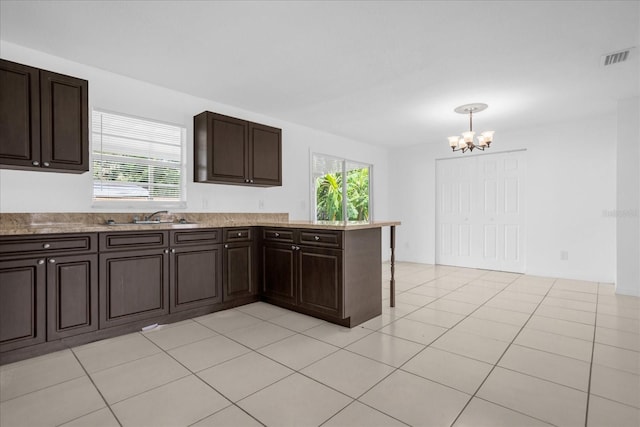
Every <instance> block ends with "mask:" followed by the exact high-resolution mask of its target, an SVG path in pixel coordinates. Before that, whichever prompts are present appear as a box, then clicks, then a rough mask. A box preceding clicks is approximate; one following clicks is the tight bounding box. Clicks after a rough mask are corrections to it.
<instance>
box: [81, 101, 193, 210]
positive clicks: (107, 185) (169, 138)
mask: <svg viewBox="0 0 640 427" xmlns="http://www.w3.org/2000/svg"><path fill="white" fill-rule="evenodd" d="M185 135H186V129H185V128H184V127H181V126H177V125H172V124H167V123H162V122H157V121H151V120H146V119H141V118H136V117H130V116H125V115H121V114H115V113H108V112H104V111H99V110H93V113H92V144H93V200H94V204H96V203H98V204H100V203H102V202H104V203H105V204H110V203H112V202H116V203H118V202H127V203H128V204H131V205H157V206H167V207H181V206H184V205H185V191H184V188H185V181H184V180H185V162H184V160H183V159H184V146H185Z"/></svg>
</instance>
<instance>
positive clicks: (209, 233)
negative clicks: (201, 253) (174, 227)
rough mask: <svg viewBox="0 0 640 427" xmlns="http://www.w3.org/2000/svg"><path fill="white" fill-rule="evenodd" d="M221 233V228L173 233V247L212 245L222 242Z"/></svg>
mask: <svg viewBox="0 0 640 427" xmlns="http://www.w3.org/2000/svg"><path fill="white" fill-rule="evenodd" d="M221 237H222V236H221V233H220V229H219V228H213V229H206V230H191V231H172V232H171V245H172V246H174V245H175V246H182V245H203V244H211V243H214V244H215V243H220V242H221Z"/></svg>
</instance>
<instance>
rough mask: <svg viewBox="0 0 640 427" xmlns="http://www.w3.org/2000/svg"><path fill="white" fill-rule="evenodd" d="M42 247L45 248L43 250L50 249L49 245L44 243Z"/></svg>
mask: <svg viewBox="0 0 640 427" xmlns="http://www.w3.org/2000/svg"><path fill="white" fill-rule="evenodd" d="M42 247H43V248H45V249H49V248H50V247H51V245H50V244H48V243H45V244H44V245H42Z"/></svg>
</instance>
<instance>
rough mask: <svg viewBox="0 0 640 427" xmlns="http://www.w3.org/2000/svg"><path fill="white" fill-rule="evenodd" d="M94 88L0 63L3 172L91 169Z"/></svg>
mask: <svg viewBox="0 0 640 427" xmlns="http://www.w3.org/2000/svg"><path fill="white" fill-rule="evenodd" d="M88 92H89V83H88V82H87V81H86V80H83V79H79V78H76V77H71V76H66V75H63V74H57V73H53V72H51V71H46V70H41V69H38V68H34V67H29V66H27V65H22V64H17V63H15V62H11V61H5V60H0V168H5V169H28V170H39V171H53V172H71V173H82V172H86V171H88V170H89V103H88Z"/></svg>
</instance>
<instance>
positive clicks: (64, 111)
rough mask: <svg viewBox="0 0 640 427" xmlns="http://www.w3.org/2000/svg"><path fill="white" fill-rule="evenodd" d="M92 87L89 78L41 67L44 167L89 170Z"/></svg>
mask: <svg viewBox="0 0 640 427" xmlns="http://www.w3.org/2000/svg"><path fill="white" fill-rule="evenodd" d="M88 91H89V85H88V82H87V81H86V80H82V79H78V78H75V77H70V76H65V75H62V74H56V73H52V72H50V71H44V70H41V71H40V114H41V123H42V129H41V131H42V153H41V165H42V167H43V168H45V169H55V170H58V171H66V172H85V171H88V170H89V114H88V111H89V106H88Z"/></svg>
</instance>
